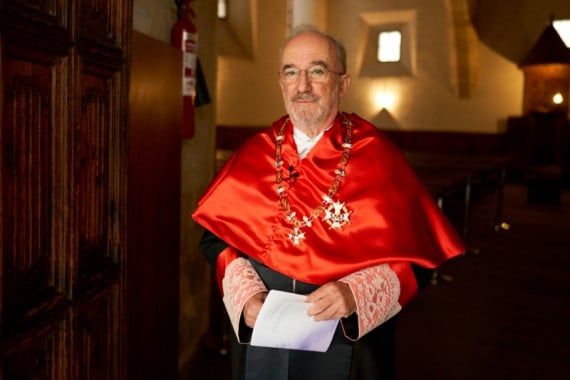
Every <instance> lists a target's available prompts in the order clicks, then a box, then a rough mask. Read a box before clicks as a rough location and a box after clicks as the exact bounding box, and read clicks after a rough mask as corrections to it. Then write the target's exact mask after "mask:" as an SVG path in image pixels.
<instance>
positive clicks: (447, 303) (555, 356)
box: [185, 185, 570, 380]
mask: <svg viewBox="0 0 570 380" xmlns="http://www.w3.org/2000/svg"><path fill="white" fill-rule="evenodd" d="M505 190H506V191H505V204H504V208H503V221H504V222H506V223H508V224H509V226H510V228H509V229H508V230H506V229H501V230H499V231H496V229H495V228H494V215H495V204H496V202H495V200H496V197H495V194H482V195H481V196H480V197H479V199H478V200H477V201H476V203H475V204H474V207H473V208H472V213H471V218H470V220H471V223H470V227H471V228H470V238H469V247H470V248H471V249H470V253H468V254H466V255H463V256H460V257H458V258H456V259H454V260H452V261H450V262H448V263H446V264H445V265H444V266H443V267H442V268H441V269H440V272H439V273H440V276H439V277H440V278H439V281H438V282H437V284H433V285H431V286H428V287H427V288H426V289H425V290H424V291H423V292H422V293H421V294H420V295H419V296H418V297H417V298H416V299H415V300H414V301H413V302H412V303H411V304H410V305H409V306H408V307H407V308H406V309H404V310H403V311H402V312H401V313H400V316H399V322H398V323H399V325H398V336H397V345H396V352H397V363H396V364H397V368H398V380H415V379H437V380H481V379H496V380H500V379H501V380H510V379H517V380H534V379H536V380H538V379H541V380H542V379H549V380H558V379H570V192H569V191H563V193H562V195H561V203H560V204H559V205H556V204H548V203H529V202H528V199H527V191H526V188H525V187H523V186H521V185H508V186H507V187H506V189H505ZM229 362H230V354H225V355H222V354H220V353H219V352H218V351H216V350H212V349H208V348H207V347H202V348H201V349H200V350H199V351H198V352H197V353H196V357H195V360H194V362H193V364H192V367H191V368H190V369H189V371H188V373H189V375H188V376H186V377H185V378H188V379H194V378H211V379H216V380H224V379H230V376H229ZM202 374H203V375H202Z"/></svg>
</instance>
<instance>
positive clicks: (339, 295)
mask: <svg viewBox="0 0 570 380" xmlns="http://www.w3.org/2000/svg"><path fill="white" fill-rule="evenodd" d="M305 302H310V303H312V305H311V307H309V310H308V311H307V313H308V314H309V316H311V317H313V318H314V319H315V321H325V320H329V319H339V318H346V317H348V316H349V315H351V314H352V313H354V312H355V311H356V301H355V300H354V296H353V295H352V291H351V290H350V286H348V284H345V283H344V282H340V281H333V282H328V283H326V284H324V285H323V286H321V287H320V288H318V289H317V290H315V291H314V292H312V293H311V294H309V295H308V296H307V300H306V301H305Z"/></svg>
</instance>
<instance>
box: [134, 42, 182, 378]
mask: <svg viewBox="0 0 570 380" xmlns="http://www.w3.org/2000/svg"><path fill="white" fill-rule="evenodd" d="M132 40H133V43H132V59H131V90H130V131H129V136H130V137H129V141H130V144H129V155H130V157H129V192H128V198H129V212H128V236H129V237H128V246H129V255H128V260H127V261H128V263H127V272H128V273H129V275H128V279H127V284H128V285H127V289H128V291H127V294H128V309H129V310H128V318H127V320H128V327H129V328H128V339H127V341H128V345H129V355H128V363H129V365H128V369H129V378H132V379H176V378H177V377H178V376H177V372H178V318H179V297H180V291H179V288H180V285H179V284H180V280H179V271H180V265H179V262H180V259H179V258H180V217H181V216H180V166H181V162H180V160H181V144H182V141H181V137H180V131H181V127H180V126H181V123H182V52H181V51H180V50H179V49H175V48H174V47H172V46H170V45H167V44H165V43H163V42H160V41H158V40H155V39H154V38H151V37H149V36H145V35H144V34H142V33H139V32H133V39H132ZM141 363H145V364H144V365H141Z"/></svg>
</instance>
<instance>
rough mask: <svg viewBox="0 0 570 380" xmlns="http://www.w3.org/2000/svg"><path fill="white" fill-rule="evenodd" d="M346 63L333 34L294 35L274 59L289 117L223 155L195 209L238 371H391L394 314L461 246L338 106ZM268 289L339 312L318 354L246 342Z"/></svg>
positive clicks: (401, 164) (382, 147)
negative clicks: (425, 275)
mask: <svg viewBox="0 0 570 380" xmlns="http://www.w3.org/2000/svg"><path fill="white" fill-rule="evenodd" d="M346 70H347V67H346V52H345V49H344V47H343V46H342V44H341V43H340V42H338V41H337V40H336V39H335V38H333V37H332V36H330V35H327V34H325V33H322V32H320V31H319V30H317V29H315V28H312V27H303V28H300V29H298V30H296V31H295V32H294V33H293V35H292V36H291V37H289V38H288V39H287V40H286V41H285V43H284V45H283V47H282V50H281V54H280V67H279V85H280V87H281V90H282V93H283V101H284V104H285V108H286V110H287V115H286V116H284V117H282V118H280V119H279V120H277V121H275V122H274V123H273V125H272V127H271V128H268V129H266V130H264V131H262V132H260V133H259V134H257V135H255V136H253V137H252V138H250V139H249V140H248V141H246V142H245V143H244V144H243V145H242V146H241V147H240V148H239V149H238V150H237V151H236V152H235V154H234V155H233V156H232V157H231V158H230V160H229V161H228V162H227V164H226V165H225V167H224V168H223V169H222V171H221V172H220V174H219V175H218V177H217V178H216V179H215V180H214V182H213V183H212V184H211V185H210V187H209V189H208V190H207V191H206V193H205V194H204V195H203V196H202V198H201V199H200V201H199V204H198V207H197V209H196V211H195V212H194V214H193V218H194V219H195V220H196V221H197V222H198V223H200V224H201V225H202V226H204V228H205V230H206V231H205V233H204V237H203V239H202V242H201V248H202V251H203V252H204V255H205V256H206V258H207V259H208V260H209V262H210V263H211V265H212V266H213V267H214V268H215V272H216V276H217V278H218V281H219V286H220V290H221V292H222V295H223V301H224V304H225V306H226V309H227V312H228V315H229V317H230V321H231V324H232V326H233V329H234V331H235V334H236V337H237V341H238V342H239V343H241V344H239V345H237V344H236V345H235V346H236V347H239V348H234V349H233V351H232V355H234V359H235V360H234V362H235V363H236V364H237V365H236V366H235V367H234V375H235V378H236V379H262V380H275V379H311V380H315V379H323V380H324V379H326V380H334V379H339V380H340V379H342V380H348V379H376V380H377V379H391V378H394V376H395V375H394V361H393V355H394V336H395V315H396V314H397V313H398V312H399V311H400V310H401V308H402V307H403V306H404V305H406V304H407V303H408V302H409V301H410V300H411V299H412V298H413V296H414V295H415V294H416V293H417V291H418V289H419V288H420V286H418V285H419V283H420V281H418V279H419V278H420V277H421V276H420V274H421V273H422V272H423V271H422V269H424V270H425V268H435V267H437V266H439V265H440V264H441V263H443V262H444V261H445V260H447V259H449V258H451V257H453V256H456V255H458V254H460V253H461V252H463V250H464V246H463V243H462V242H461V240H460V239H459V237H458V236H457V234H456V232H455V230H454V229H453V227H452V226H451V225H450V224H449V222H448V221H447V219H446V218H445V217H444V215H443V214H442V213H441V211H440V210H439V209H438V208H437V206H436V205H435V203H434V202H433V200H432V198H431V196H430V195H429V193H428V192H427V191H426V190H425V189H424V187H423V186H422V185H421V183H420V181H419V180H418V179H417V177H416V176H415V175H414V173H413V171H412V170H411V169H410V167H409V166H408V164H407V163H406V161H405V159H404V158H403V156H402V154H401V152H400V151H399V150H398V149H397V148H396V147H395V146H394V145H393V144H392V143H391V142H390V141H388V140H387V139H386V137H385V136H384V135H383V134H382V133H381V132H380V131H379V130H378V129H376V128H375V127H374V126H373V125H371V124H370V123H368V122H367V121H365V120H363V119H361V118H360V117H358V116H356V115H355V114H346V113H343V112H341V111H340V109H339V108H340V100H341V98H342V97H343V96H345V95H346V93H347V92H348V89H349V87H350V83H351V77H350V75H349V74H347V72H346ZM420 285H421V284H420ZM272 289H276V290H281V291H286V292H292V293H299V294H303V295H306V296H307V297H306V300H305V302H307V303H309V304H310V307H309V308H308V311H307V314H308V315H309V316H310V317H311V318H313V319H314V320H315V321H325V320H340V323H339V324H338V327H337V330H336V333H335V334H334V337H333V339H332V343H331V344H330V346H329V347H328V349H327V350H326V352H314V351H305V350H295V349H281V348H268V347H258V346H253V345H249V344H248V343H249V342H250V339H251V332H252V329H253V328H254V326H255V323H256V319H257V317H258V314H259V311H260V309H261V308H262V306H263V303H264V300H265V298H266V296H267V294H268V291H270V290H272Z"/></svg>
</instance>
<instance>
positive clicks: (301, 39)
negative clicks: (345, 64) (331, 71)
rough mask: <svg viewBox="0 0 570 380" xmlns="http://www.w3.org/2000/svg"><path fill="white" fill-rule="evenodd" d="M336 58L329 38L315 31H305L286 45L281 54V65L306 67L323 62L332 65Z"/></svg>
mask: <svg viewBox="0 0 570 380" xmlns="http://www.w3.org/2000/svg"><path fill="white" fill-rule="evenodd" d="M336 60H337V57H336V54H335V49H334V46H333V45H332V43H331V42H330V41H329V40H328V39H326V38H325V37H323V36H320V35H318V34H314V33H303V34H300V35H298V36H296V37H294V38H293V39H291V41H289V42H288V43H287V45H285V47H284V49H283V53H282V55H281V66H287V65H293V66H299V67H305V66H308V65H311V64H314V63H316V62H323V63H325V64H327V65H328V66H329V67H331V66H334V63H335V61H336Z"/></svg>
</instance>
